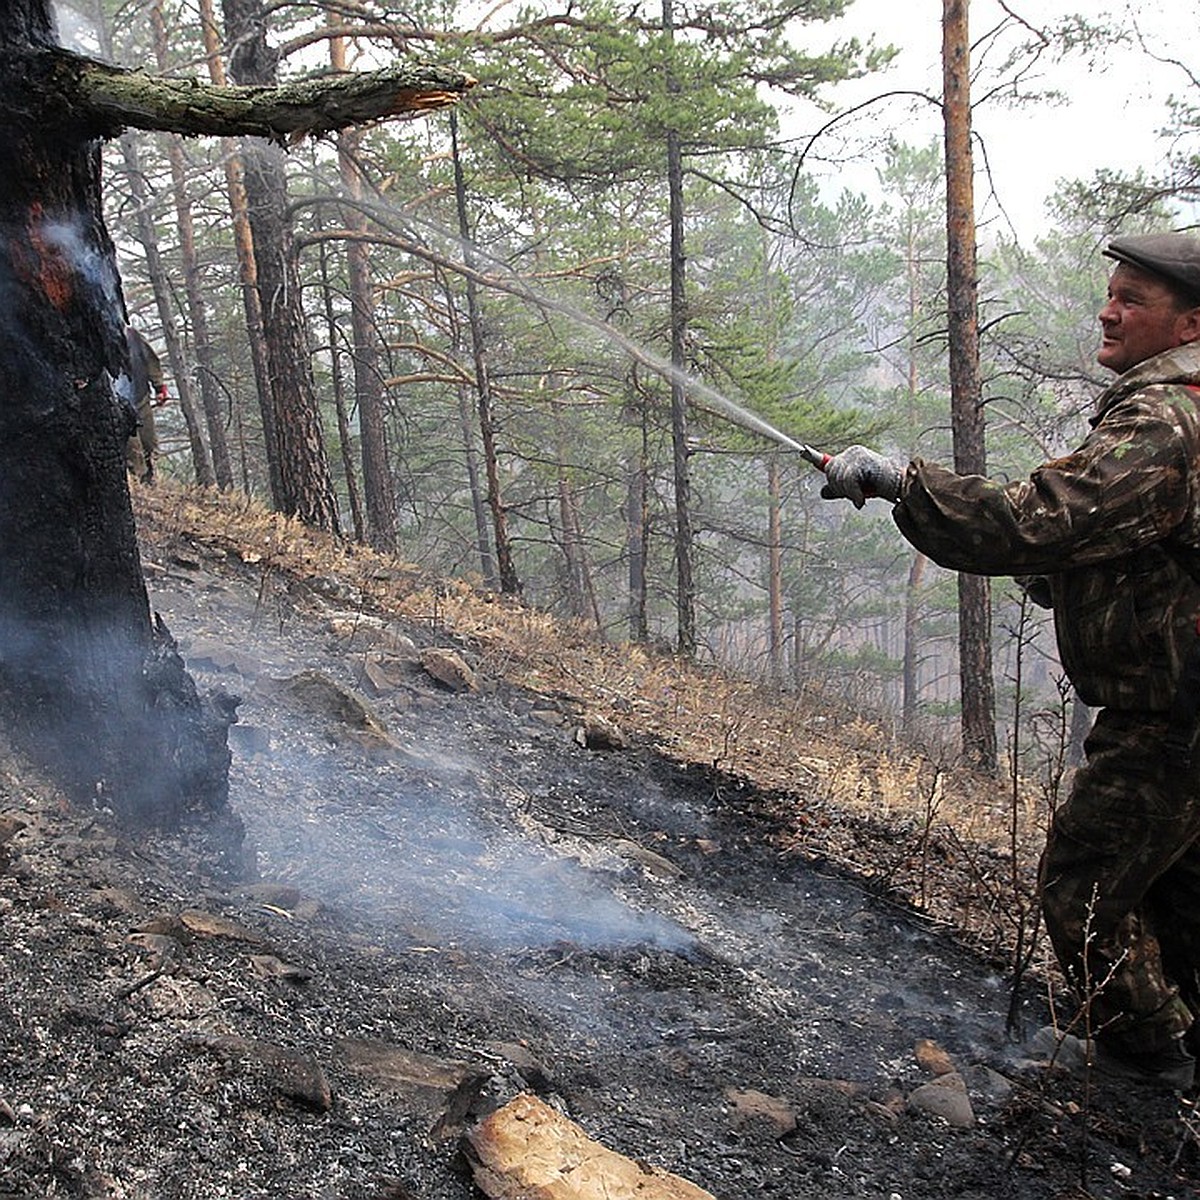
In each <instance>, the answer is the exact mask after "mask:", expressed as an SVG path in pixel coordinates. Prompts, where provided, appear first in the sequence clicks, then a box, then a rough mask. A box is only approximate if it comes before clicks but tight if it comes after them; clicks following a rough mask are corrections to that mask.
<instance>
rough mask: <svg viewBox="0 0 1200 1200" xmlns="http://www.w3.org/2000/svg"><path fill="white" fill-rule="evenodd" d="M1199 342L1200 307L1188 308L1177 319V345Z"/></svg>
mask: <svg viewBox="0 0 1200 1200" xmlns="http://www.w3.org/2000/svg"><path fill="white" fill-rule="evenodd" d="M1195 341H1200V307H1198V308H1189V309H1188V310H1187V311H1186V312H1184V313H1181V314H1180V317H1179V344H1180V345H1181V346H1186V345H1187V344H1188V343H1189V342H1195Z"/></svg>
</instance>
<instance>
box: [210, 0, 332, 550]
mask: <svg viewBox="0 0 1200 1200" xmlns="http://www.w3.org/2000/svg"><path fill="white" fill-rule="evenodd" d="M223 3H224V11H225V31H226V36H227V37H228V38H229V40H230V42H231V43H232V44H233V45H235V46H236V47H237V53H236V55H235V56H234V58H233V60H232V61H231V62H230V76H231V77H232V79H233V81H234V82H235V83H239V84H245V85H255V86H260V87H261V86H271V85H273V84H274V83H275V82H276V73H275V59H274V56H273V54H272V52H271V51H270V49H269V48H268V47H267V44H266V33H265V25H266V19H265V14H264V9H263V5H262V3H261V2H260V0H223ZM242 166H243V170H244V173H245V174H244V183H245V188H246V202H247V212H248V215H249V218H250V230H251V234H252V237H253V242H254V261H255V268H256V271H257V286H258V299H259V305H260V307H261V309H262V323H263V338H264V341H265V343H266V353H267V368H268V373H269V382H270V398H269V404H268V406H267V407H268V409H269V412H268V419H269V422H270V425H271V427H272V428H273V430H274V441H275V445H276V447H277V449H278V455H279V461H278V481H277V487H278V490H277V492H276V493H275V494H274V495H273V496H272V502H273V503H274V505H275V507H276V508H277V509H278V510H279V511H280V512H283V513H286V514H287V515H289V516H295V517H298V518H299V519H300V520H301V521H303V522H304V523H305V524H307V525H312V526H314V527H315V528H317V529H325V530H328V531H330V532H333V533H337V532H339V521H338V512H337V501H336V499H335V496H334V491H333V480H332V477H331V476H330V473H329V461H328V458H327V457H326V453H325V441H324V436H323V433H322V429H321V415H320V410H319V409H318V407H317V398H316V393H315V391H314V388H313V383H312V376H311V371H310V366H309V356H308V331H307V328H306V325H305V319H304V310H303V308H302V306H301V291H300V275H299V271H298V270H297V266H296V258H295V255H294V253H293V248H292V227H291V221H290V219H289V217H288V213H287V175H286V172H285V170H284V160H283V150H282V149H281V148H280V147H279V146H278V145H276V144H275V143H272V142H268V141H266V140H264V139H263V138H244V139H243V140H242Z"/></svg>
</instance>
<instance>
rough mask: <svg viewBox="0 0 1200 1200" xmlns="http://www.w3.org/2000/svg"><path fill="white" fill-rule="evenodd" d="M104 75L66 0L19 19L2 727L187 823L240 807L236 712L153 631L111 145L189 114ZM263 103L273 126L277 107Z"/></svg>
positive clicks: (2, 117) (1, 376)
mask: <svg viewBox="0 0 1200 1200" xmlns="http://www.w3.org/2000/svg"><path fill="white" fill-rule="evenodd" d="M99 74H100V77H101V78H102V79H104V80H106V81H107V82H106V83H104V84H102V85H101V87H100V91H99V95H98V94H97V92H96V91H94V90H93V84H94V82H95V80H94V77H93V73H92V72H91V71H90V70H89V64H88V61H87V60H86V59H80V58H78V57H77V56H75V55H70V54H67V53H66V52H64V51H62V50H61V49H59V48H58V47H57V46H56V45H55V44H54V34H53V25H52V21H51V17H50V5H49V0H9V2H8V3H7V4H5V5H3V6H2V7H0V154H2V155H3V162H4V166H5V169H4V171H3V173H2V174H0V719H3V720H4V721H5V723H6V724H7V725H9V726H10V727H11V729H12V731H13V733H14V735H15V736H16V739H17V740H18V741H19V742H20V743H21V744H22V745H24V746H25V747H26V748H27V749H28V750H29V751H31V752H32V753H33V754H34V755H35V756H36V757H37V758H38V759H39V760H40V761H41V763H43V764H44V765H46V766H48V767H51V768H53V769H54V770H55V771H56V772H57V773H58V774H59V776H60V777H61V778H62V779H63V780H64V782H65V783H66V784H67V785H68V786H69V787H70V788H71V789H72V791H73V792H74V794H75V795H77V796H80V797H86V798H88V799H89V800H91V801H93V802H94V801H96V800H100V801H102V802H104V803H106V804H109V805H111V806H112V807H113V808H114V810H116V811H117V812H118V813H119V814H121V815H123V816H126V817H130V818H139V819H146V818H151V819H154V820H155V821H158V822H161V823H166V824H173V823H175V822H176V821H177V820H178V819H179V818H180V817H181V816H182V815H183V814H184V813H186V812H187V811H189V810H196V809H202V810H225V808H226V795H227V787H228V763H229V752H228V748H227V743H226V731H227V728H228V725H229V723H230V721H231V719H232V711H231V709H232V705H231V704H230V703H228V702H227V701H223V700H222V699H221V698H220V697H217V698H214V699H209V700H201V699H200V697H199V696H198V695H197V693H196V689H195V686H194V684H193V683H192V680H191V678H190V677H189V676H188V674H187V672H186V671H185V669H184V666H183V662H182V660H181V659H180V657H179V655H178V653H177V652H176V650H175V647H174V644H173V643H172V641H171V639H170V636H169V635H168V634H167V632H166V630H165V629H164V628H162V627H161V625H160V626H159V627H157V628H156V627H155V626H153V625H152V623H151V620H150V609H149V602H148V598H147V594H146V588H145V583H144V581H143V578H142V572H141V564H140V562H139V559H138V550H137V541H136V536H135V529H134V522H133V513H132V509H131V506H130V501H129V493H128V489H127V486H126V481H125V462H124V443H125V438H126V437H127V435H128V433H129V431H130V427H131V411H130V406H129V405H128V404H127V403H126V402H125V401H124V400H122V398H121V397H122V380H123V379H124V380H125V381H127V380H128V373H129V372H128V368H129V364H128V361H127V352H126V349H125V338H124V325H125V319H126V313H125V306H124V302H123V299H122V295H121V288H120V281H119V279H118V278H117V273H116V264H115V256H114V253H113V247H112V243H111V241H110V239H109V235H108V232H107V230H106V229H105V227H104V221H103V217H102V208H101V202H100V201H101V195H100V154H99V150H100V144H101V140H102V139H104V138H106V137H112V136H115V135H116V134H118V133H119V132H120V131H121V129H122V128H123V127H125V126H126V125H134V126H143V127H154V128H166V129H173V128H179V129H181V131H182V127H181V126H178V125H173V124H171V121H170V117H169V112H170V105H169V104H168V105H166V114H165V115H164V112H163V111H159V110H157V109H156V107H155V92H154V87H153V81H152V80H149V79H148V78H146V77H143V78H142V79H141V80H140V82H139V86H138V88H137V89H136V91H137V95H136V99H135V101H134V102H130V103H129V104H128V105H127V106H126V107H124V108H123V107H122V104H124V103H125V102H124V101H123V100H122V98H121V97H122V95H125V94H126V93H125V92H122V88H123V86H124V83H125V82H127V81H122V80H120V79H119V78H118V77H117V76H115V75H114V74H113V72H112V71H111V69H105V70H102V71H100V72H99ZM418 74H419V73H418ZM437 74H439V75H441V73H437ZM114 80H115V84H114ZM443 80H446V81H449V82H450V85H451V87H452V88H454V87H457V90H459V91H461V90H463V89H465V87H467V86H469V83H470V81H469V80H467V79H466V78H465V77H462V76H459V77H458V80H457V84H455V83H454V81H453V80H452V79H451V77H450V75H444V76H441V78H439V81H438V84H437V87H436V92H434V91H433V90H432V89H431V90H430V91H426V92H422V91H421V89H420V86H419V85H418V87H417V90H416V91H415V92H413V91H406V92H405V94H404V96H403V97H402V98H401V100H399V101H398V99H397V94H396V84H395V80H394V79H392V78H388V79H386V80H385V81H384V82H383V83H382V84H381V85H380V88H379V94H378V97H377V103H378V108H377V112H376V115H383V114H384V113H386V112H394V111H397V107H396V106H397V104H398V103H402V104H403V105H404V106H407V107H408V108H416V107H423V106H424V105H425V103H444V102H446V99H449V97H450V93H449V92H447V91H445V90H444V89H443V87H442V83H443ZM334 82H336V81H334ZM368 90H369V89H368ZM220 94H221V89H205V88H204V87H202V86H200V85H196V86H195V87H193V88H192V96H193V106H192V108H191V110H190V115H189V117H188V124H187V126H186V131H188V132H218V131H220V129H219V128H213V129H209V128H207V127H206V126H205V124H204V121H205V103H206V97H209V96H211V97H212V98H214V99H215V100H218V108H219V107H220V104H219V96H220ZM432 94H435V95H436V96H439V97H445V98H446V99H433V98H431V95H432ZM414 96H415V97H416V98H415V99H414ZM255 102H256V103H258V104H262V103H264V102H265V103H266V104H267V106H268V107H267V110H265V111H266V113H267V122H266V126H265V127H266V128H273V127H274V126H273V125H272V121H273V120H274V118H272V117H271V116H270V115H269V114H270V105H271V97H270V95H269V94H266V95H264V94H262V93H259V94H257V95H256V101H255ZM314 102H316V103H317V107H318V108H319V102H318V97H317V95H316V93H312V92H311V91H306V96H305V103H306V104H311V103H314ZM260 115H261V114H260ZM227 116H228V114H226V116H225V117H221V118H220V121H219V122H218V124H219V126H220V128H224V122H225V120H226V117H227ZM361 118H362V114H361V111H359V112H358V113H357V115H356V116H355V117H353V118H350V117H346V118H344V119H345V120H347V121H349V120H354V119H361ZM281 119H282V120H283V121H284V122H285V123H289V124H290V123H291V122H292V121H294V119H295V113H294V112H293V113H291V114H290V115H284V116H283V117H282V118H281ZM340 119H343V118H338V117H335V118H333V120H334V123H333V124H332V125H330V126H329V127H330V128H336V127H337V122H338V120H340ZM321 120H322V121H327V120H328V118H324V117H323V118H321ZM256 124H257V121H256ZM279 128H280V129H281V128H282V127H279Z"/></svg>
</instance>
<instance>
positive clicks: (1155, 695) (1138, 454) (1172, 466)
mask: <svg viewBox="0 0 1200 1200" xmlns="http://www.w3.org/2000/svg"><path fill="white" fill-rule="evenodd" d="M1189 385H1190V386H1189ZM1193 388H1197V389H1198V390H1193ZM1091 425H1092V431H1091V433H1090V434H1089V435H1088V437H1087V439H1086V440H1085V441H1084V443H1083V445H1081V446H1080V447H1079V449H1077V450H1076V451H1075V452H1074V453H1072V454H1069V455H1067V456H1066V457H1064V458H1058V459H1054V460H1053V461H1051V462H1048V463H1045V464H1043V465H1042V466H1040V467H1039V468H1038V469H1037V470H1036V471H1034V472H1033V474H1032V475H1031V476H1030V477H1029V478H1028V479H1026V480H1019V481H1017V482H1014V483H1008V484H1001V483H996V482H993V481H992V480H989V479H985V478H983V477H981V476H971V475H956V474H955V473H954V472H953V471H948V470H946V469H945V468H943V467H938V466H935V465H933V464H931V463H926V462H922V461H921V460H920V459H917V460H915V461H914V462H913V463H911V464H910V465H909V467H908V470H907V472H906V474H905V478H904V483H903V486H902V489H901V494H900V500H899V502H898V503H897V505H896V508H895V519H896V524H897V525H898V526H899V527H900V531H901V532H902V533H903V534H904V536H905V537H906V538H907V539H908V540H909V541H910V542H911V543H912V544H913V545H914V546H916V547H917V548H918V549H919V550H922V551H924V552H925V553H926V554H928V555H929V557H930V558H932V559H933V560H934V561H935V562H937V563H940V564H941V565H942V566H945V567H950V568H951V569H953V570H957V571H967V572H971V573H973V574H978V575H1017V576H1021V575H1044V576H1046V578H1047V579H1048V581H1049V584H1050V596H1051V600H1052V603H1053V607H1054V623H1055V630H1056V632H1057V635H1058V648H1059V654H1060V656H1061V659H1062V663H1063V667H1064V668H1065V670H1066V672H1067V674H1068V676H1069V677H1070V679H1071V681H1072V683H1073V684H1074V685H1075V689H1076V691H1077V692H1078V694H1079V696H1080V698H1081V699H1082V700H1083V701H1084V702H1085V703H1087V704H1092V705H1101V706H1105V707H1114V708H1122V709H1130V710H1151V711H1164V710H1166V709H1168V708H1169V707H1170V706H1171V702H1172V699H1173V698H1174V695H1175V688H1176V684H1177V681H1178V678H1179V673H1180V669H1181V666H1182V661H1183V658H1184V656H1185V655H1186V654H1187V652H1188V650H1189V649H1190V648H1191V647H1192V646H1193V645H1194V644H1195V643H1196V640H1197V631H1196V621H1197V618H1198V617H1200V345H1192V346H1184V347H1179V348H1177V349H1175V350H1168V351H1166V352H1165V353H1163V354H1159V355H1156V356H1155V357H1153V358H1150V359H1147V360H1146V361H1145V362H1143V363H1139V364H1138V365H1137V366H1136V367H1133V368H1132V369H1130V370H1129V371H1126V372H1125V374H1123V375H1122V376H1121V377H1120V378H1119V379H1117V380H1116V381H1115V382H1114V383H1113V384H1112V385H1110V386H1109V387H1108V389H1107V390H1106V391H1105V392H1104V393H1103V394H1102V395H1101V396H1100V398H1099V400H1098V402H1097V407H1096V412H1095V415H1094V416H1093V417H1092V419H1091Z"/></svg>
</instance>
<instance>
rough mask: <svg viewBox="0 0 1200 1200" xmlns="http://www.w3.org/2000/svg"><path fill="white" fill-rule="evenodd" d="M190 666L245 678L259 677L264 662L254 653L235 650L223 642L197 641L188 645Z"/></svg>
mask: <svg viewBox="0 0 1200 1200" xmlns="http://www.w3.org/2000/svg"><path fill="white" fill-rule="evenodd" d="M185 657H186V658H187V662H188V666H189V667H195V668H197V669H198V670H201V671H223V672H229V673H232V674H236V675H240V676H242V678H243V679H257V678H258V676H259V675H261V674H262V672H263V664H262V662H261V661H260V660H259V659H257V658H255V657H254V656H253V655H252V654H246V653H245V652H244V651H242V650H234V649H232V648H231V647H229V646H226V645H224V644H223V643H221V642H210V641H196V642H193V643H192V645H190V646H189V647H188V650H187V654H186V656H185Z"/></svg>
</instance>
